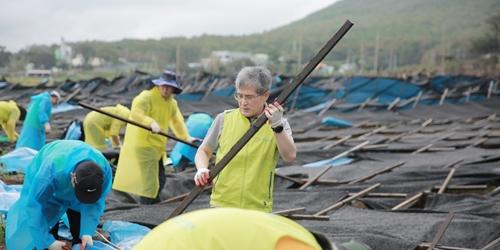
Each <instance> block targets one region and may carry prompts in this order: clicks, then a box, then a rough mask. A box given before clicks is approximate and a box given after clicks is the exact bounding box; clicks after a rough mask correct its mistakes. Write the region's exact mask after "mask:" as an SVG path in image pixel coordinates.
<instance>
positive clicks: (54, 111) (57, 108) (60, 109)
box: [52, 102, 82, 114]
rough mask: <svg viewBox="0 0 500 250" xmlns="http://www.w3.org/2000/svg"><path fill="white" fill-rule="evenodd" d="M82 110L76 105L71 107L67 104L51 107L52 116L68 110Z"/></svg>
mask: <svg viewBox="0 0 500 250" xmlns="http://www.w3.org/2000/svg"><path fill="white" fill-rule="evenodd" d="M75 109H82V107H80V106H78V105H71V104H69V103H67V102H63V103H60V104H58V105H56V106H54V107H52V114H57V113H62V112H66V111H70V110H75Z"/></svg>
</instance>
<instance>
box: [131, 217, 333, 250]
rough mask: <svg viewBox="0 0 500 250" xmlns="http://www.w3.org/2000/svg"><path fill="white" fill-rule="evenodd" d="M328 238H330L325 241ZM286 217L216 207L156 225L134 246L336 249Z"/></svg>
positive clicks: (138, 248)
mask: <svg viewBox="0 0 500 250" xmlns="http://www.w3.org/2000/svg"><path fill="white" fill-rule="evenodd" d="M325 241H326V242H325ZM324 243H326V244H329V242H328V240H326V239H325V240H324V241H322V244H321V246H320V244H319V243H318V241H317V240H316V238H315V236H314V235H313V234H312V233H311V232H309V231H308V230H307V229H305V228H304V227H302V226H301V225H299V224H298V223H296V222H294V221H292V220H290V219H287V218H285V217H282V216H279V215H274V214H270V213H264V212H259V211H252V210H246V209H238V208H212V209H202V210H197V211H194V212H190V213H186V214H183V215H180V216H177V217H175V218H172V219H170V220H167V221H166V222H163V223H162V224H161V225H159V226H157V227H156V228H154V229H153V230H152V231H151V232H149V233H148V234H147V235H146V236H145V237H144V238H143V239H142V241H141V242H139V244H137V245H136V246H135V247H134V249H135V250H141V249H158V250H162V249H176V250H188V249H189V250H191V249H218V250H230V249H259V250H285V249H287V250H288V249H296V250H320V249H332V248H331V247H330V248H328V246H326V247H324V248H323V246H322V245H323V244H324Z"/></svg>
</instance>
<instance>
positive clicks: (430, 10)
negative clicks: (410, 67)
mask: <svg viewBox="0 0 500 250" xmlns="http://www.w3.org/2000/svg"><path fill="white" fill-rule="evenodd" d="M497 13H500V1H498V0H475V1H470V0H376V1H373V0H343V1H340V2H337V3H335V4H332V5H331V6H329V7H327V8H324V9H322V10H320V11H317V12H315V13H313V14H311V15H309V16H307V17H305V18H304V19H302V20H298V21H296V22H293V23H291V24H289V25H286V26H284V27H280V28H277V29H275V30H272V31H270V32H268V33H267V34H265V35H264V36H269V37H273V38H274V39H276V40H279V38H280V37H289V38H290V37H296V36H297V35H294V34H301V33H303V34H304V35H303V36H304V37H305V38H304V39H305V41H304V44H305V46H306V52H307V53H306V54H308V53H309V52H310V51H309V50H310V49H312V48H315V47H318V46H320V44H321V43H322V41H325V40H326V39H327V37H328V36H329V35H330V34H331V33H332V32H334V30H335V29H336V28H337V27H339V26H340V25H341V24H342V23H343V22H344V20H345V19H349V20H351V21H352V22H354V23H355V26H354V27H353V29H352V30H351V31H350V32H349V34H348V35H347V37H346V38H345V39H344V40H343V41H342V43H341V45H342V47H343V48H351V49H352V50H353V53H354V54H356V56H358V55H360V54H361V53H360V48H361V47H364V49H365V50H366V51H365V56H366V57H370V54H373V48H374V47H375V44H376V37H377V33H378V34H379V36H380V40H379V44H380V49H381V50H382V52H383V51H384V50H385V52H386V53H385V54H387V52H388V50H391V49H392V50H393V53H394V54H397V55H398V58H400V64H414V63H420V59H421V58H422V56H424V54H425V52H427V51H428V50H431V49H438V50H439V51H438V52H437V53H436V54H439V53H442V52H443V51H444V53H446V54H447V55H451V56H453V55H454V54H457V53H464V52H467V51H468V48H469V47H470V42H471V39H473V38H475V37H478V36H482V35H483V34H484V32H485V31H486V25H485V19H486V18H488V17H490V16H492V15H494V14H497ZM362 44H363V45H362ZM438 47H439V48H438ZM370 50H371V51H370ZM340 55H341V56H342V55H343V53H340ZM344 56H345V51H344ZM356 56H355V57H356ZM381 56H382V57H383V53H381ZM386 56H387V55H386Z"/></svg>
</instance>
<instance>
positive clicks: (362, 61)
mask: <svg viewBox="0 0 500 250" xmlns="http://www.w3.org/2000/svg"><path fill="white" fill-rule="evenodd" d="M364 69H365V44H364V42H363V39H361V42H360V48H359V72H358V73H361V72H362V71H363V70H364Z"/></svg>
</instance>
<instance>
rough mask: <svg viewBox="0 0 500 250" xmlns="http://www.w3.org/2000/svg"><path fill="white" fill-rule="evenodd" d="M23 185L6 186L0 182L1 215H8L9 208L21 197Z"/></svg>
mask: <svg viewBox="0 0 500 250" xmlns="http://www.w3.org/2000/svg"><path fill="white" fill-rule="evenodd" d="M22 187H23V186H22V185H6V184H5V183H4V182H3V181H1V180H0V214H1V213H3V214H7V212H8V211H9V208H10V207H11V206H12V204H14V202H16V201H17V199H19V196H20V195H21V189H22Z"/></svg>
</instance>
